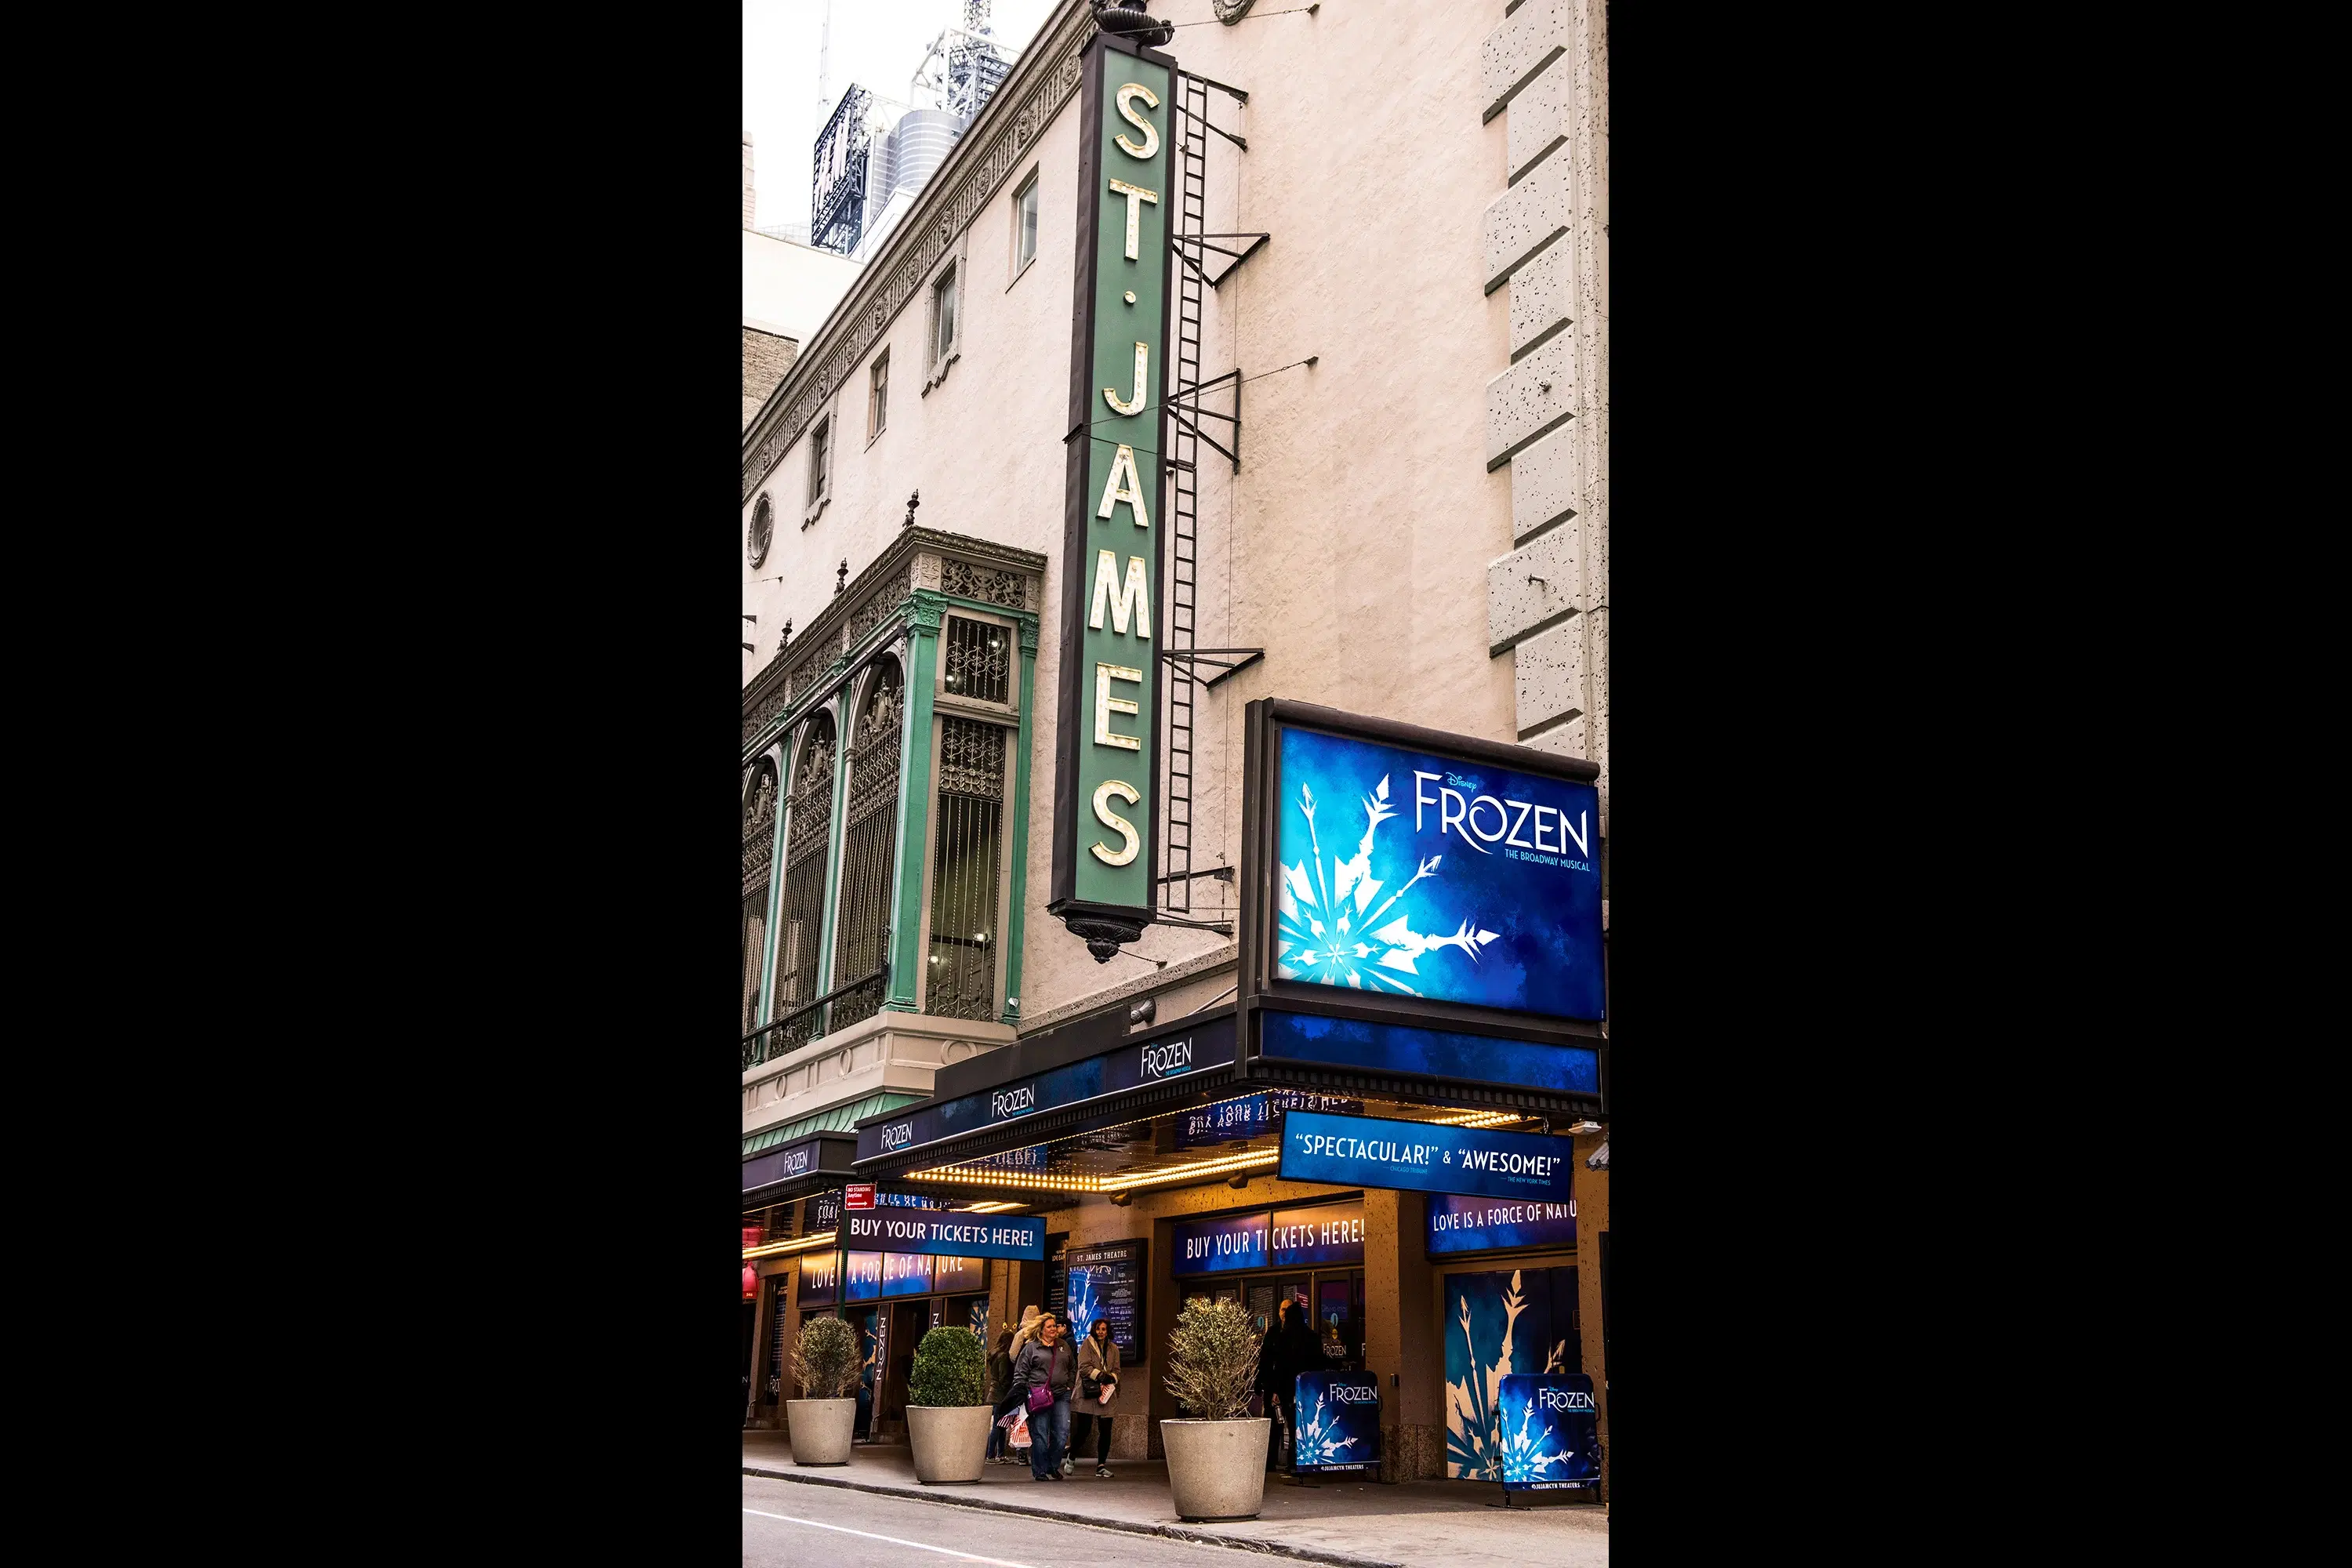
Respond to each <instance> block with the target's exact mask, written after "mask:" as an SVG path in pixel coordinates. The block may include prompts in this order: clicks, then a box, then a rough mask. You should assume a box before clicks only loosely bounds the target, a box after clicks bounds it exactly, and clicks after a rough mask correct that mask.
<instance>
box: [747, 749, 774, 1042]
mask: <svg viewBox="0 0 2352 1568" xmlns="http://www.w3.org/2000/svg"><path fill="white" fill-rule="evenodd" d="M775 848H776V773H775V770H774V769H773V768H771V767H769V766H767V765H766V764H764V763H762V764H761V766H760V767H759V768H758V769H756V770H754V772H753V773H752V777H751V788H750V789H748V790H746V791H745V792H744V795H743V1031H742V1032H743V1033H745V1034H747V1035H748V1034H750V1033H751V1031H752V1030H754V1029H756V1028H758V1027H759V1026H760V977H761V969H762V968H763V967H764V965H765V964H766V963H767V958H768V940H767V939H768V868H769V865H770V863H771V862H772V859H773V858H774V855H775Z"/></svg>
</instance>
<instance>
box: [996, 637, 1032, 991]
mask: <svg viewBox="0 0 2352 1568" xmlns="http://www.w3.org/2000/svg"><path fill="white" fill-rule="evenodd" d="M1036 710H1037V621H1036V617H1035V616H1023V617H1022V621H1021V728H1020V729H1019V730H1018V731H1015V736H1016V740H1017V742H1018V744H1019V746H1020V754H1019V755H1018V756H1017V757H1015V758H1014V759H1013V850H1012V854H1013V891H1012V900H1013V907H1012V909H1010V910H1007V911H1006V912H1005V920H1004V922H1003V923H1004V930H1005V931H1007V932H1008V933H1009V936H1008V940H1007V942H1006V945H1005V952H1004V1011H1003V1014H1002V1015H1000V1016H1001V1017H1002V1019H1003V1022H1005V1023H1007V1024H1012V1025H1014V1026H1019V1024H1020V1022H1021V935H1022V930H1023V926H1024V918H1023V917H1024V913H1025V912H1026V910H1027V909H1028V904H1029V752H1030V750H1031V744H1030V742H1031V738H1032V735H1033V733H1034V731H1033V730H1032V727H1031V723H1032V718H1033V716H1034V714H1035V712H1036Z"/></svg>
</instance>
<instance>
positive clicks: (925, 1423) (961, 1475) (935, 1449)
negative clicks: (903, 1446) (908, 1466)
mask: <svg viewBox="0 0 2352 1568" xmlns="http://www.w3.org/2000/svg"><path fill="white" fill-rule="evenodd" d="M995 1419H996V1412H995V1411H994V1410H992V1409H991V1408H990V1407H989V1406H987V1405H908V1406H907V1441H908V1444H909V1445H910V1446H911V1447H913V1448H914V1450H915V1479H917V1480H918V1481H920V1482H921V1483H922V1484H923V1485H925V1486H927V1487H936V1486H944V1485H947V1484H949V1483H950V1482H955V1481H977V1480H979V1479H980V1471H981V1467H982V1465H983V1464H985V1463H986V1462H987V1458H988V1428H989V1425H990V1423H991V1422H992V1421H994V1420H995Z"/></svg>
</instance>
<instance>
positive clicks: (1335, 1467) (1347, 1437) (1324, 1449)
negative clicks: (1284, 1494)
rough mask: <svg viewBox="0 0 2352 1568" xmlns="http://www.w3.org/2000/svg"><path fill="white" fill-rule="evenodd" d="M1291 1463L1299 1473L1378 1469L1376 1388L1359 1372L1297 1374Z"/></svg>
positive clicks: (1378, 1392)
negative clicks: (1294, 1430)
mask: <svg viewBox="0 0 2352 1568" xmlns="http://www.w3.org/2000/svg"><path fill="white" fill-rule="evenodd" d="M1297 1396H1298V1430H1297V1435H1296V1436H1295V1437H1294V1438H1293V1442H1294V1444H1295V1445H1296V1447H1295V1448H1294V1450H1293V1455H1292V1457H1293V1458H1294V1460H1295V1462H1296V1463H1297V1468H1298V1469H1299V1471H1300V1472H1301V1473H1306V1472H1308V1471H1317V1470H1323V1471H1349V1470H1377V1469H1379V1468H1381V1386H1380V1384H1378V1383H1376V1382H1374V1381H1373V1379H1372V1378H1371V1376H1370V1374H1369V1373H1360V1372H1302V1373H1299V1374H1298V1388H1297Z"/></svg>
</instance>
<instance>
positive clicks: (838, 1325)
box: [784, 1316, 865, 1465]
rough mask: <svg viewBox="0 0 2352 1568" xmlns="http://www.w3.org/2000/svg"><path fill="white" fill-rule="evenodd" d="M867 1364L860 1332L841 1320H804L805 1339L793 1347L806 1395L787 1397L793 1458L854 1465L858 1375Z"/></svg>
mask: <svg viewBox="0 0 2352 1568" xmlns="http://www.w3.org/2000/svg"><path fill="white" fill-rule="evenodd" d="M864 1363H865V1357H864V1356H862V1355H861V1354H859V1353H858V1349H857V1331H856V1330H855V1329H853V1328H851V1327H850V1326H849V1325H848V1324H847V1323H845V1322H843V1321H841V1320H840V1319H839V1318H835V1317H829V1316H828V1317H818V1318H803V1320H801V1340H800V1343H799V1344H798V1345H796V1346H794V1347H793V1377H794V1378H795V1379H797V1380H798V1381H799V1383H800V1385H801V1397H800V1398H798V1399H787V1400H786V1401H784V1421H785V1424H786V1425H787V1426H789V1427H790V1428H791V1429H792V1437H793V1463H795V1464H800V1465H845V1464H847V1463H849V1444H850V1439H851V1437H852V1436H855V1435H856V1428H857V1397H856V1396H857V1374H858V1373H859V1371H860V1370H861V1369H862V1367H863V1366H864Z"/></svg>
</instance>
